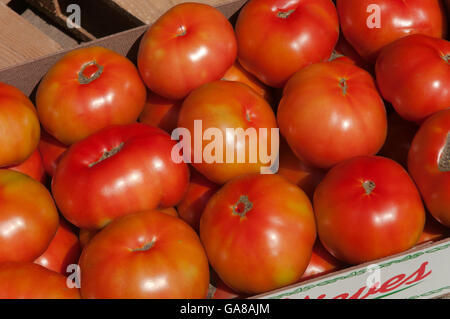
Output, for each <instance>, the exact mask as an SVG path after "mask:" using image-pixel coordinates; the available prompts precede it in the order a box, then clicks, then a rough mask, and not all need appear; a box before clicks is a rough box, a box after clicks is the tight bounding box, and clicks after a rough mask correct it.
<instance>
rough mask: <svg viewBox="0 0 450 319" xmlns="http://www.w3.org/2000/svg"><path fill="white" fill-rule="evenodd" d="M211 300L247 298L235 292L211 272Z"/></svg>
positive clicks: (209, 295) (209, 293) (209, 296)
mask: <svg viewBox="0 0 450 319" xmlns="http://www.w3.org/2000/svg"><path fill="white" fill-rule="evenodd" d="M208 298H209V299H240V298H245V296H243V295H239V294H238V293H237V292H235V291H233V289H231V288H230V287H228V286H227V285H225V283H224V282H223V281H222V279H220V277H219V276H218V275H217V274H216V272H215V271H211V283H210V287H209V292H208Z"/></svg>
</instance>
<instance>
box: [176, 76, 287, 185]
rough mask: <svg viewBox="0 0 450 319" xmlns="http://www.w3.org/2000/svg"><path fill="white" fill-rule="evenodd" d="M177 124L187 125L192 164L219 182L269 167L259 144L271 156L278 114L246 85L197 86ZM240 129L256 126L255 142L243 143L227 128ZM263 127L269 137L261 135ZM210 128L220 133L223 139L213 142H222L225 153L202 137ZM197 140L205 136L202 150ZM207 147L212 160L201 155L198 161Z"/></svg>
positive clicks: (181, 112) (183, 107)
mask: <svg viewBox="0 0 450 319" xmlns="http://www.w3.org/2000/svg"><path fill="white" fill-rule="evenodd" d="M212 110H214V112H212ZM195 121H201V122H199V123H200V124H201V126H202V127H201V128H199V129H197V130H196V129H195ZM178 126H179V127H182V128H187V129H188V130H189V132H190V136H191V150H192V152H191V155H192V165H193V166H194V167H195V169H197V170H198V171H199V172H200V173H201V174H203V175H204V176H205V177H206V178H208V179H209V180H211V181H213V182H215V183H217V184H223V183H225V182H227V181H229V180H231V179H232V178H234V177H237V176H240V175H242V174H246V173H253V172H255V173H256V172H260V170H261V168H262V167H270V163H263V160H264V159H262V158H261V156H259V149H260V145H264V146H266V147H267V150H268V155H269V156H270V155H271V151H272V150H271V149H272V138H271V135H272V134H271V129H275V130H276V128H277V123H276V120H275V115H274V113H273V110H272V108H271V107H270V105H269V104H268V103H267V102H266V100H264V99H263V98H262V97H261V96H260V95H259V94H257V93H256V92H255V91H254V90H252V89H251V88H250V87H248V86H247V85H245V84H242V83H239V82H229V81H215V82H211V83H208V84H205V85H203V86H201V87H200V88H198V89H196V90H195V91H193V92H192V93H191V94H190V95H189V96H188V97H187V98H186V100H185V101H184V102H183V106H182V107H181V111H180V117H179V120H178ZM238 128H242V129H243V130H244V131H245V130H247V129H249V128H250V129H251V130H252V129H253V130H254V131H255V132H254V133H255V139H254V140H253V142H252V141H248V140H250V139H248V138H245V141H244V142H242V140H240V139H239V138H238V137H237V136H238V134H227V132H226V131H227V129H234V130H235V129H238ZM260 128H262V129H266V130H267V131H266V132H267V134H266V136H263V135H261V134H260V130H259V129H260ZM210 130H214V132H216V131H219V132H220V134H221V137H222V139H220V137H217V136H216V137H215V138H214V144H216V145H219V146H218V148H220V147H221V149H222V152H221V153H222V154H221V153H220V152H219V151H218V150H217V149H216V150H215V152H212V151H211V144H212V143H213V142H212V141H208V140H206V138H205V140H203V137H204V135H205V131H210ZM200 133H201V136H199V135H200ZM235 133H236V131H235ZM233 135H234V137H233ZM241 136H243V134H242V135H241ZM277 138H278V132H277ZM196 139H198V140H199V139H202V145H201V149H197V148H196V147H195V143H194V141H195V140H196ZM210 139H212V137H210ZM199 142H200V141H199ZM250 144H251V145H250ZM254 144H256V145H254ZM253 146H255V147H253ZM208 150H210V151H211V154H212V155H213V156H212V157H214V158H213V159H208V158H205V156H202V157H203V158H202V159H200V161H198V160H196V156H198V155H204V154H205V153H206V152H207V151H208ZM227 150H228V151H230V150H232V151H233V154H234V156H233V159H234V160H233V163H231V161H229V160H228V161H227V152H228V151H227ZM273 151H276V150H273ZM239 154H243V155H244V156H245V158H244V156H243V157H242V159H243V161H242V162H239V157H238V156H239Z"/></svg>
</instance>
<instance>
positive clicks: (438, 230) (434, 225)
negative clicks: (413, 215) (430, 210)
mask: <svg viewBox="0 0 450 319" xmlns="http://www.w3.org/2000/svg"><path fill="white" fill-rule="evenodd" d="M448 236H450V229H449V228H447V227H445V226H444V225H442V224H441V223H439V222H438V221H437V220H436V219H435V218H433V216H431V215H430V214H427V217H426V220H425V227H424V229H423V232H422V235H420V238H419V241H418V242H417V244H418V245H419V244H423V243H426V242H429V241H437V240H440V239H444V238H447V237H448Z"/></svg>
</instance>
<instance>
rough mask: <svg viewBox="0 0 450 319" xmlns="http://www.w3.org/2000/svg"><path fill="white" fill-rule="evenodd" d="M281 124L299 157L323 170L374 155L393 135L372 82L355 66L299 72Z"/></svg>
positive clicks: (287, 94)
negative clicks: (352, 159) (387, 135)
mask: <svg viewBox="0 0 450 319" xmlns="http://www.w3.org/2000/svg"><path fill="white" fill-rule="evenodd" d="M277 119H278V125H279V127H280V131H281V134H282V135H283V136H284V138H286V140H287V142H288V144H289V146H290V147H291V149H292V151H293V152H294V153H295V154H296V155H297V157H299V158H300V159H302V160H304V161H305V162H306V163H307V164H310V165H313V166H316V167H319V168H330V167H332V166H334V165H336V164H338V163H339V162H341V161H344V160H346V159H349V158H352V157H354V156H360V155H374V154H376V153H377V152H378V151H379V150H380V149H381V147H382V146H383V144H384V141H385V139H386V134H387V117H386V110H385V107H384V103H383V100H382V99H381V97H380V96H379V94H378V92H377V89H376V87H375V83H374V81H373V79H372V77H371V76H370V74H369V73H367V72H366V71H364V70H363V69H360V68H358V67H357V66H355V65H352V64H350V63H336V62H325V63H316V64H313V65H311V66H309V67H306V68H304V69H303V70H300V71H299V72H297V73H296V74H295V75H294V76H293V77H292V78H291V79H290V80H289V82H288V83H287V84H286V86H285V88H284V95H283V98H282V99H281V102H280V105H279V107H278V113H277Z"/></svg>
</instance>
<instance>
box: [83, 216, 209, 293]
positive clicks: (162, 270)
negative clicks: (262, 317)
mask: <svg viewBox="0 0 450 319" xmlns="http://www.w3.org/2000/svg"><path fill="white" fill-rule="evenodd" d="M80 267H81V272H82V274H83V275H82V276H81V295H82V296H83V298H88V299H92V298H102V299H103V298H119V299H128V298H132V299H135V298H136V299H139V298H145V299H162V298H173V299H179V298H183V299H193V298H206V295H207V292H208V286H209V266H208V260H207V259H206V255H205V251H204V249H203V247H202V244H201V242H200V240H199V238H198V236H197V234H196V233H195V231H194V230H193V229H192V228H190V227H189V226H188V225H187V224H186V223H185V222H183V221H181V220H180V219H179V218H175V217H172V216H168V215H167V214H164V213H161V212H158V211H145V212H141V213H136V214H131V215H127V216H123V217H121V218H119V219H117V220H115V221H113V222H112V223H111V224H110V225H108V226H107V227H106V228H105V229H103V230H102V231H100V232H99V233H98V234H97V235H96V236H95V237H94V238H93V239H92V240H91V242H90V243H89V244H88V245H87V246H86V247H85V249H84V250H83V253H82V254H81V258H80Z"/></svg>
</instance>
